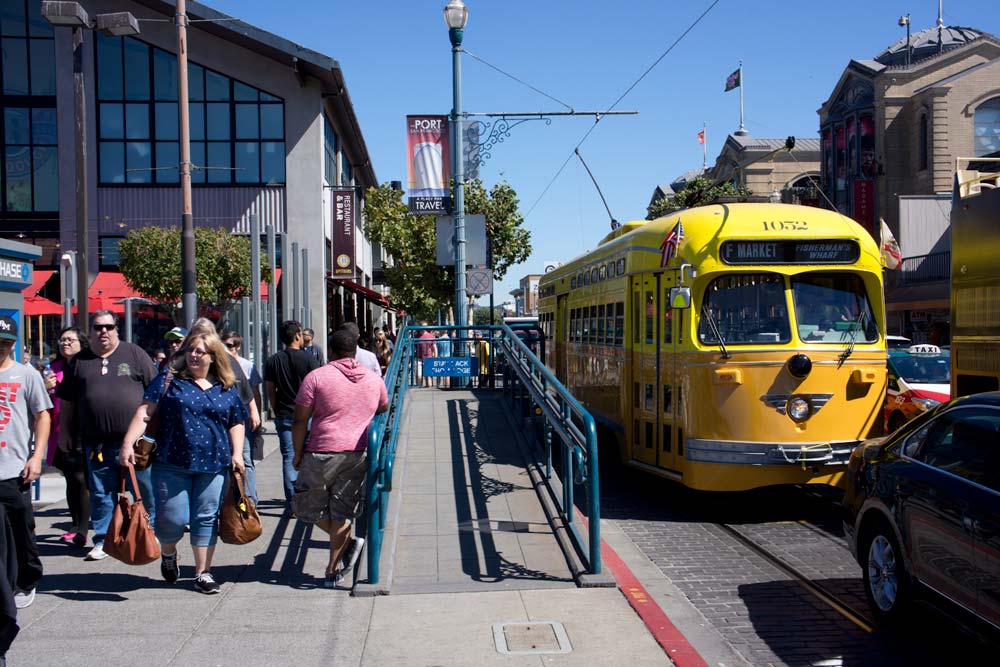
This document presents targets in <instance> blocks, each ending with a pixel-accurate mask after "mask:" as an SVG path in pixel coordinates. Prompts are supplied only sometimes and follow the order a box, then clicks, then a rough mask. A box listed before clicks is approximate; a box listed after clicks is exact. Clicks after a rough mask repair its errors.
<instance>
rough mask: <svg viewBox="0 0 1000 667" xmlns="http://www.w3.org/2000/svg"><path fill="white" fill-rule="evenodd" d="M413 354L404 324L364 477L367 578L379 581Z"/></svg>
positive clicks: (371, 433) (371, 431) (374, 424)
mask: <svg viewBox="0 0 1000 667" xmlns="http://www.w3.org/2000/svg"><path fill="white" fill-rule="evenodd" d="M412 354H413V343H412V332H411V328H410V327H407V326H405V325H404V326H403V329H402V330H401V331H400V332H399V334H398V335H397V336H396V346H395V347H394V348H393V353H392V359H391V360H390V361H389V366H388V367H387V368H386V370H385V388H386V391H387V392H388V394H389V409H388V410H386V411H385V412H383V413H382V414H379V415H375V419H373V420H372V423H371V426H369V427H368V472H367V475H366V478H365V507H366V513H367V515H368V530H367V538H368V539H367V542H368V544H367V547H368V556H367V557H368V580H369V581H370V582H371V583H373V584H377V583H378V579H379V571H378V562H379V557H380V556H381V554H382V536H383V534H384V533H385V513H386V510H387V509H388V507H389V493H390V492H391V491H392V467H393V464H394V462H395V459H396V441H397V439H398V438H399V424H400V421H401V419H402V416H403V401H404V399H405V398H406V390H407V388H408V387H409V377H410V375H409V372H408V368H409V363H410V357H411V356H412Z"/></svg>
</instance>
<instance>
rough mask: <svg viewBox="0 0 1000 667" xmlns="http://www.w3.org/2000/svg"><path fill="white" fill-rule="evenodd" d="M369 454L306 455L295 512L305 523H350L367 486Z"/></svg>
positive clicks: (297, 491)
mask: <svg viewBox="0 0 1000 667" xmlns="http://www.w3.org/2000/svg"><path fill="white" fill-rule="evenodd" d="M367 470H368V467H367V465H365V451H364V450H362V451H356V452H329V453H319V452H306V453H305V454H303V455H302V464H301V465H300V466H299V477H298V479H297V480H295V495H294V496H293V497H292V511H294V512H295V514H296V515H297V516H298V518H300V519H302V520H303V521H309V522H312V523H315V522H316V521H320V520H323V519H334V520H336V521H350V520H352V519H353V518H355V517H356V516H357V510H358V501H359V500H360V499H361V489H362V488H364V484H365V473H366V472H367Z"/></svg>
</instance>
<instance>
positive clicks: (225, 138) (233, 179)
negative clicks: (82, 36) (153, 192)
mask: <svg viewBox="0 0 1000 667" xmlns="http://www.w3.org/2000/svg"><path fill="white" fill-rule="evenodd" d="M188 97H189V104H188V109H189V127H190V137H191V162H192V163H193V165H194V169H193V171H192V172H191V181H192V183H211V184H232V183H236V184H241V185H242V184H250V185H262V184H274V183H284V182H285V105H284V102H283V101H282V100H281V99H280V98H277V97H275V96H273V95H270V94H269V93H266V92H264V91H263V90H259V89H257V88H254V87H253V86H249V85H247V84H245V83H242V82H240V81H237V80H235V79H232V78H230V77H227V76H225V75H223V74H220V73H218V72H215V71H213V70H210V69H207V68H204V67H202V66H200V65H198V64H195V63H189V65H188ZM177 100H178V91H177V57H176V56H175V55H174V54H172V53H170V52H168V51H164V50H163V49H159V48H156V47H154V46H150V45H148V44H146V43H144V42H141V41H139V40H137V39H134V38H131V37H108V36H105V35H101V34H98V35H97V101H98V104H97V125H98V160H99V165H100V168H99V170H98V172H99V178H100V183H101V184H102V185H107V184H119V183H137V184H138V183H162V184H172V183H178V182H179V181H180V173H179V171H178V169H177V165H178V162H179V161H180V144H179V132H178V124H177V111H178V110H177Z"/></svg>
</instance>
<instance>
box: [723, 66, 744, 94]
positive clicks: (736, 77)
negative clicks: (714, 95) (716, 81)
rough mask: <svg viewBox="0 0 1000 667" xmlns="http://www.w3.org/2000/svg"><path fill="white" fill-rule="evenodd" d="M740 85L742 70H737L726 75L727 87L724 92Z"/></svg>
mask: <svg viewBox="0 0 1000 667" xmlns="http://www.w3.org/2000/svg"><path fill="white" fill-rule="evenodd" d="M739 87H740V70H736V71H735V72H733V73H732V74H730V75H729V76H727V77H726V89H725V90H724V91H722V92H724V93H728V92H729V91H730V90H732V89H733V88H739Z"/></svg>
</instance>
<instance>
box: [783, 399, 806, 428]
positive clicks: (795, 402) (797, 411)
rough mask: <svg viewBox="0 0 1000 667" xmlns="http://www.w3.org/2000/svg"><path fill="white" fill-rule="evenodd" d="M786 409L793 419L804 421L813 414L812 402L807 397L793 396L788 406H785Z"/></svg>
mask: <svg viewBox="0 0 1000 667" xmlns="http://www.w3.org/2000/svg"><path fill="white" fill-rule="evenodd" d="M785 411H786V412H787V413H788V416H789V417H791V418H792V420H793V421H797V422H803V421H805V420H807V419H809V415H810V414H812V404H811V403H810V402H809V399H807V398H804V397H802V396H792V397H791V398H790V399H788V406H787V407H786V408H785Z"/></svg>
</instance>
